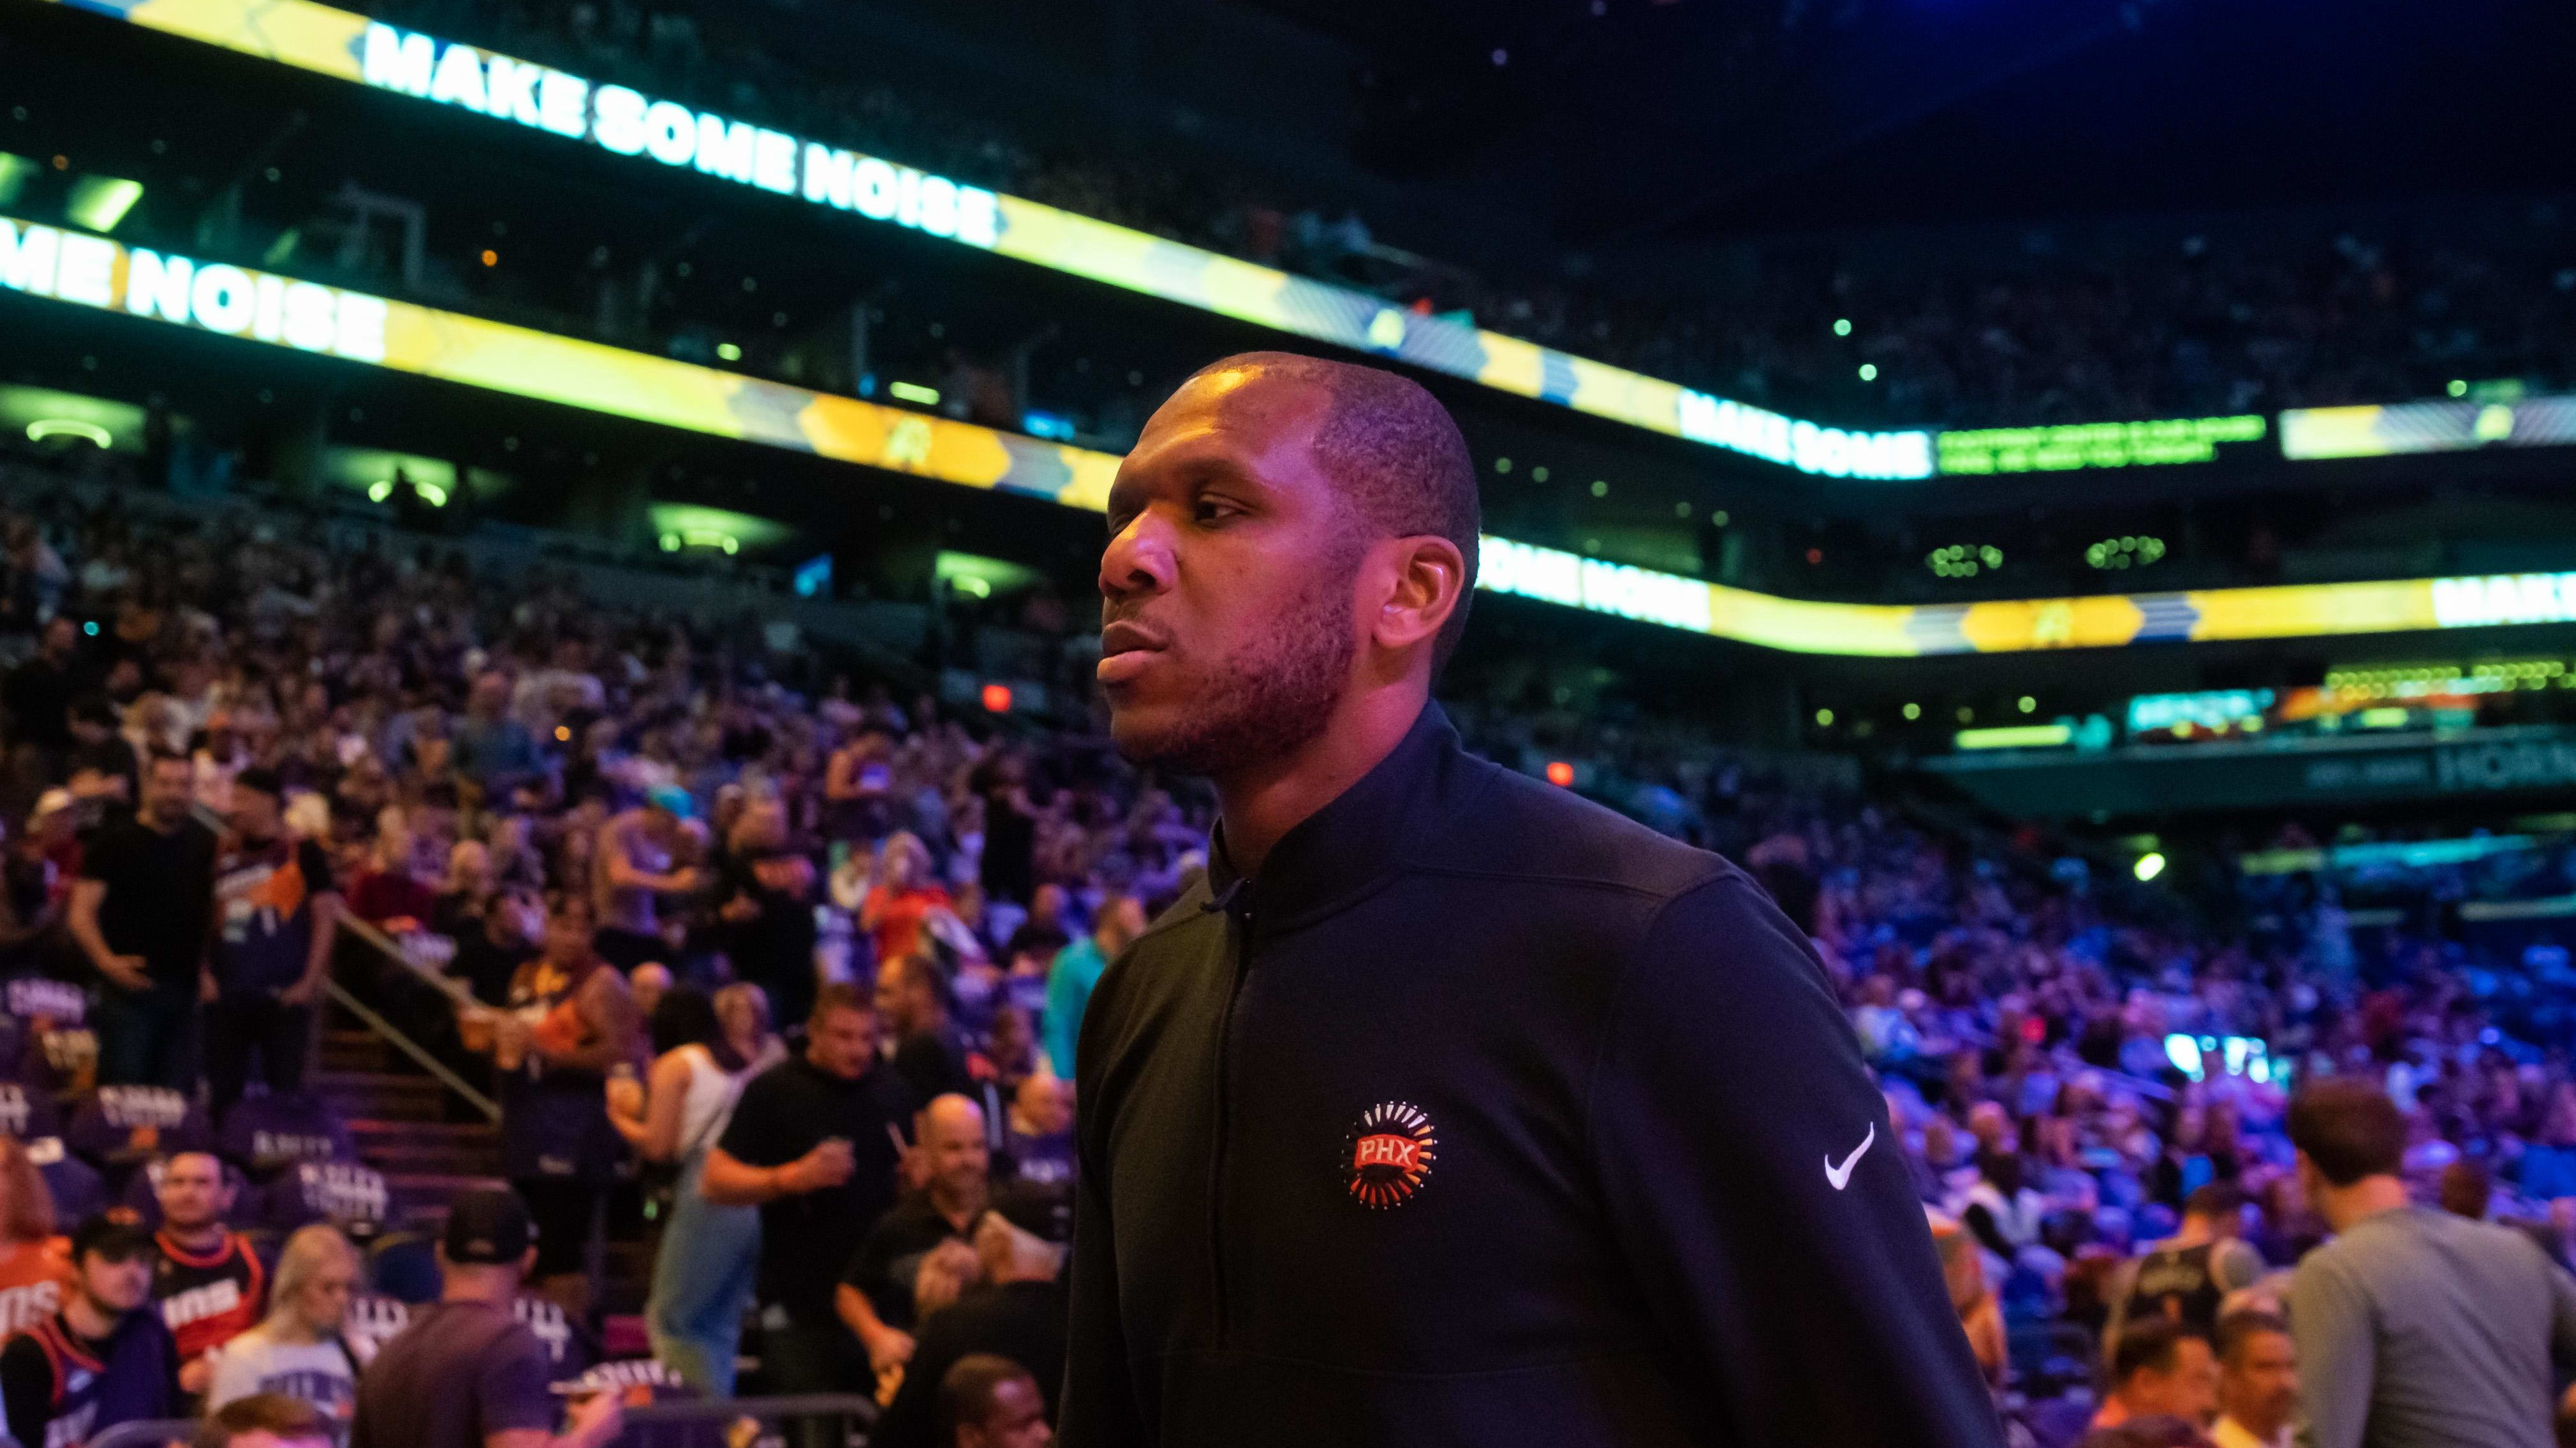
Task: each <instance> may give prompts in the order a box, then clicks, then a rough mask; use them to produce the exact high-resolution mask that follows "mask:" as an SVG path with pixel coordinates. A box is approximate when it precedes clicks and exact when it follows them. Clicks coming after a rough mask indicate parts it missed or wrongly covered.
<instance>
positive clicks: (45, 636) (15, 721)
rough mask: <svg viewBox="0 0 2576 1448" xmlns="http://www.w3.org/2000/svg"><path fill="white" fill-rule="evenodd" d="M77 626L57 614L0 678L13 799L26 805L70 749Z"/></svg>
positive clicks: (80, 674) (78, 670)
mask: <svg viewBox="0 0 2576 1448" xmlns="http://www.w3.org/2000/svg"><path fill="white" fill-rule="evenodd" d="M80 641H81V636H80V625H79V624H78V623H75V622H74V621H72V620H71V619H70V618H68V617H65V616H61V615H57V616H55V617H54V618H52V619H49V620H47V621H46V623H45V627H44V630H43V632H41V633H40V634H38V635H37V641H36V652H35V653H34V654H33V655H32V656H30V657H29V658H28V659H27V661H26V662H25V663H22V664H20V665H18V666H17V667H16V668H14V669H11V670H10V671H9V673H8V676H7V677H6V678H5V679H0V704H5V705H7V706H8V709H9V749H10V779H11V783H12V786H13V790H14V791H15V792H14V793H13V795H12V798H13V799H14V800H15V801H16V802H17V803H18V804H19V805H22V806H23V805H24V804H26V803H28V802H29V801H32V800H33V799H34V798H35V797H36V796H37V795H38V794H39V793H41V792H42V791H43V790H44V788H45V786H46V785H47V784H50V783H52V782H53V781H54V780H56V779H58V778H59V777H60V776H61V774H62V772H63V763H64V760H65V759H66V757H68V756H69V754H70V753H71V749H72V729H71V710H72V702H73V700H74V699H76V698H77V697H79V694H80V690H81V686H82V682H83V678H84V674H85V671H84V670H83V668H82V667H81V662H80Z"/></svg>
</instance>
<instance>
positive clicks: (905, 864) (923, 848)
mask: <svg viewBox="0 0 2576 1448" xmlns="http://www.w3.org/2000/svg"><path fill="white" fill-rule="evenodd" d="M950 903H951V902H950V900H949V898H948V892H947V891H946V890H945V889H943V888H941V887H940V885H939V883H938V882H937V881H936V880H933V879H932V878H931V874H930V848H929V847H928V846H927V845H924V844H923V843H922V842H921V837H920V836H918V835H915V834H912V833H910V832H909V831H904V832H898V833H896V834H892V835H888V836H887V837H886V842H885V843H884V844H883V845H881V846H879V847H878V849H877V868H876V874H875V876H874V878H873V879H872V880H871V882H870V883H869V885H868V893H867V897H866V898H865V899H863V900H861V901H860V902H859V928H860V929H861V930H863V931H866V932H867V934H868V937H869V939H871V940H872V941H874V942H875V944H876V959H877V969H878V971H879V972H880V973H882V972H883V971H884V969H885V967H886V965H887V964H888V963H889V962H892V961H898V960H907V959H910V958H911V957H912V956H914V955H915V954H918V953H919V952H921V951H922V950H924V949H925V948H927V947H928V946H929V944H930V917H931V916H933V915H934V914H937V913H939V912H941V911H944V910H947V909H948V908H949V907H950ZM879 1009H880V1010H882V1009H883V1006H882V1003H880V1006H879ZM887 1024H888V1025H892V1024H893V1023H892V1022H891V1021H889V1022H888V1023H887Z"/></svg>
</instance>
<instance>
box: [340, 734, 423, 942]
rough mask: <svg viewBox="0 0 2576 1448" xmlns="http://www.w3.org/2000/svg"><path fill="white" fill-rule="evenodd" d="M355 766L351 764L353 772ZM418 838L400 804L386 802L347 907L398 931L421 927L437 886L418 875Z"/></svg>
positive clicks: (350, 911) (354, 912)
mask: <svg viewBox="0 0 2576 1448" xmlns="http://www.w3.org/2000/svg"><path fill="white" fill-rule="evenodd" d="M370 757H372V756H370ZM366 762H367V761H366V760H360V761H359V764H360V765H361V766H363V765H364V764H365V763H366ZM357 772H358V771H357V769H355V768H353V769H352V770H351V776H355V775H356V774H357ZM342 782H343V784H344V785H345V784H346V782H347V780H346V778H344V779H343V781H342ZM419 844H420V842H419V837H418V836H416V835H415V834H413V832H412V829H411V826H410V825H409V824H407V823H405V821H404V819H403V817H402V812H401V811H400V810H398V809H394V808H391V807H388V808H386V809H385V810H384V811H383V813H381V814H380V815H378V816H377V817H376V837H375V845H374V847H373V848H372V849H371V850H369V851H368V853H367V860H366V865H365V867H364V868H362V869H360V870H359V871H358V872H357V878H356V879H355V880H354V881H352V882H351V883H350V885H349V899H348V905H349V913H350V914H352V915H354V916H356V917H357V918H359V919H360V920H364V921H365V922H367V923H368V924H370V925H373V926H376V927H378V928H380V929H383V930H387V931H391V932H393V933H395V934H397V935H400V934H406V933H408V932H411V931H415V930H420V929H423V928H425V927H426V926H427V925H428V924H429V918H430V916H431V915H432V914H434V913H436V911H437V909H438V891H437V889H436V888H435V887H434V886H432V885H431V884H430V882H429V881H428V880H426V879H424V878H422V864H421V860H420V848H419Z"/></svg>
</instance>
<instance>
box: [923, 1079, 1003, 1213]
mask: <svg viewBox="0 0 2576 1448" xmlns="http://www.w3.org/2000/svg"><path fill="white" fill-rule="evenodd" d="M947 1104H948V1105H950V1106H955V1105H956V1104H957V1103H955V1102H953V1101H952V1102H949V1103H947ZM921 1149H922V1150H923V1151H924V1152H926V1153H928V1154H929V1156H930V1176H931V1179H932V1180H933V1181H935V1182H937V1183H938V1184H939V1185H940V1186H941V1187H943V1188H945V1189H946V1190H947V1191H948V1192H949V1193H950V1194H951V1195H952V1196H968V1195H971V1194H972V1193H973V1192H974V1190H975V1188H976V1186H977V1185H978V1184H979V1183H981V1182H982V1181H983V1180H984V1178H985V1177H986V1176H987V1175H988V1174H989V1173H990V1172H991V1171H992V1167H993V1159H992V1153H991V1152H990V1151H989V1150H987V1149H986V1147H985V1145H984V1119H983V1117H982V1115H981V1114H980V1113H978V1112H976V1111H974V1110H972V1109H965V1110H955V1111H949V1110H941V1111H933V1112H931V1113H930V1115H929V1119H927V1120H926V1121H924V1122H923V1123H922V1127H921Z"/></svg>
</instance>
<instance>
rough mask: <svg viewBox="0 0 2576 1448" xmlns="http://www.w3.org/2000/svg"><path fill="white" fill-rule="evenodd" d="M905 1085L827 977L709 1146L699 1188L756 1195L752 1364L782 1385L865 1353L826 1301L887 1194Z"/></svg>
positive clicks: (834, 1372) (818, 1385) (844, 1381)
mask: <svg viewBox="0 0 2576 1448" xmlns="http://www.w3.org/2000/svg"><path fill="white" fill-rule="evenodd" d="M913 1109H914V1102H913V1095H912V1091H911V1089H910V1088H909V1087H907V1086H905V1085H904V1083H903V1079H902V1078H901V1077H899V1076H897V1075H896V1074H895V1072H894V1069H893V1068H892V1067H890V1066H888V1065H886V1064H884V1063H883V1062H881V1061H880V1060H878V1058H877V1018H876V1010H875V1008H874V1006H873V1005H872V1004H871V1003H870V1001H869V999H868V995H867V993H866V992H865V991H862V990H860V989H859V988H858V987H856V986H853V985H849V984H847V983H844V982H838V981H836V982H834V983H832V984H830V985H827V986H825V987H823V988H822V990H821V991H819V992H818V993H817V994H816V996H815V1001H814V1015H813V1018H812V1020H810V1021H809V1022H808V1023H807V1027H806V1036H805V1053H804V1054H803V1055H801V1056H795V1057H791V1058H789V1059H788V1060H785V1061H782V1062H780V1063H779V1064H778V1065H776V1066H773V1067H771V1068H770V1069H768V1070H767V1071H764V1072H762V1073H761V1074H760V1075H758V1076H756V1077H753V1078H752V1080H751V1082H750V1084H748V1085H746V1086H745V1087H743V1090H742V1097H741V1099H740V1100H739V1101H738V1102H736V1103H735V1105H734V1111H733V1120H732V1121H730V1122H729V1123H727V1124H726V1126H725V1129H724V1134H723V1135H722V1136H720V1137H718V1138H717V1140H716V1144H715V1146H714V1147H712V1148H711V1149H710V1150H709V1151H708V1152H707V1159H706V1167H705V1172H704V1177H703V1181H702V1183H701V1186H700V1190H701V1191H703V1192H704V1193H705V1194H706V1199H707V1200H708V1201H710V1202H712V1203H715V1204H716V1205H718V1206H756V1207H759V1208H760V1267H759V1271H758V1274H757V1275H758V1283H757V1286H756V1294H757V1296H758V1297H759V1300H760V1307H761V1326H762V1328H763V1330H764V1334H765V1335H764V1337H763V1339H762V1348H761V1364H762V1367H763V1369H764V1371H765V1372H766V1373H767V1375H768V1378H769V1389H770V1391H772V1392H778V1393H814V1392H840V1391H844V1390H846V1389H847V1387H848V1386H849V1385H850V1384H851V1383H854V1382H861V1381H865V1380H866V1377H867V1369H868V1366H869V1365H868V1361H867V1359H866V1358H865V1357H863V1356H862V1355H861V1354H860V1351H859V1343H858V1339H857V1338H855V1337H854V1336H852V1335H851V1332H850V1330H849V1328H847V1327H846V1326H844V1325H843V1324H842V1322H841V1319H840V1317H839V1315H838V1314H837V1313H836V1312H835V1311H834V1303H833V1297H834V1288H835V1287H836V1285H837V1274H838V1271H839V1268H840V1266H841V1264H844V1263H846V1262H848V1261H849V1260H850V1259H851V1258H852V1256H853V1255H855V1254H856V1253H857V1251H858V1249H859V1245H860V1243H861V1241H863V1240H864V1239H865V1237H866V1234H867V1231H868V1228H869V1227H870V1226H871V1225H872V1224H873V1223H875V1221H876V1220H877V1219H878V1218H879V1217H881V1216H883V1215H885V1213H886V1211H887V1210H888V1209H889V1208H891V1207H892V1206H893V1205H894V1200H895V1185H896V1176H897V1170H898V1168H899V1167H900V1165H901V1162H902V1150H903V1145H904V1141H905V1137H904V1134H903V1133H904V1128H905V1126H906V1125H908V1124H909V1123H910V1122H911V1120H912V1113H913Z"/></svg>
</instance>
